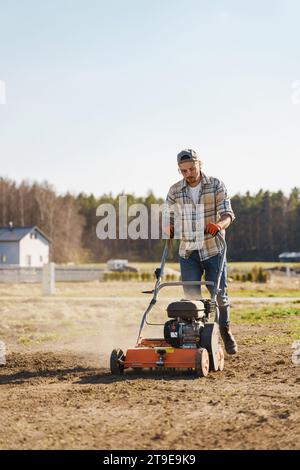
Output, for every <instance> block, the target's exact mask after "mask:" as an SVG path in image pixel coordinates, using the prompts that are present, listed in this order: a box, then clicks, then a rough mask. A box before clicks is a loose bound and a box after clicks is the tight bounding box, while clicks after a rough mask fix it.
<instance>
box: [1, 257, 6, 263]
mask: <svg viewBox="0 0 300 470" xmlns="http://www.w3.org/2000/svg"><path fill="white" fill-rule="evenodd" d="M6 261H7V257H6V255H1V263H6Z"/></svg>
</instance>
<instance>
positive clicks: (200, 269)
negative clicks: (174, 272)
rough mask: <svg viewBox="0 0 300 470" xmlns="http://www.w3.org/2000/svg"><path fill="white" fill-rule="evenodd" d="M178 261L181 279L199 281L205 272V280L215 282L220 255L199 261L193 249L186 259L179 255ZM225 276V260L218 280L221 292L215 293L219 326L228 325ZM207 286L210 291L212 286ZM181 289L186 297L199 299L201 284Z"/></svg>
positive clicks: (197, 254)
mask: <svg viewBox="0 0 300 470" xmlns="http://www.w3.org/2000/svg"><path fill="white" fill-rule="evenodd" d="M179 262H180V270H181V278H182V280H183V281H200V280H201V278H202V276H203V274H205V280H206V281H211V282H217V275H218V271H219V263H220V262H221V255H216V256H212V257H211V258H208V259H206V260H204V261H201V260H200V258H199V252H198V251H197V250H195V251H193V252H192V253H191V254H190V256H189V258H187V259H185V258H182V257H179ZM226 277H227V265H226V262H225V264H224V269H223V272H222V275H221V281H220V289H221V292H220V293H219V294H218V295H217V304H218V306H219V312H220V316H219V324H220V326H229V299H228V295H227V281H226ZM207 288H208V290H209V292H210V293H212V291H213V287H212V286H207ZM183 290H184V295H185V296H186V298H192V299H195V298H198V299H199V298H200V297H201V286H183Z"/></svg>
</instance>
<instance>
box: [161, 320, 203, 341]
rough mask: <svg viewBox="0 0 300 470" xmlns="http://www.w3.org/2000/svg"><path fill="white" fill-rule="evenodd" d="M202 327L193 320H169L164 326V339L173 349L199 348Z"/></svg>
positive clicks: (200, 323)
mask: <svg viewBox="0 0 300 470" xmlns="http://www.w3.org/2000/svg"><path fill="white" fill-rule="evenodd" d="M203 327H204V324H203V323H202V322H197V321H195V320H194V319H190V320H187V319H178V320H175V319H174V320H169V321H167V322H166V323H165V326H164V338H165V340H166V341H167V342H168V343H169V344H171V346H173V347H174V348H199V347H200V337H201V329H203Z"/></svg>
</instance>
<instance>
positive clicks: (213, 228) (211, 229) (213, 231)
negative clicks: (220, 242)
mask: <svg viewBox="0 0 300 470" xmlns="http://www.w3.org/2000/svg"><path fill="white" fill-rule="evenodd" d="M221 230H222V227H221V226H220V225H219V224H214V223H213V222H209V223H208V224H207V225H206V227H205V233H210V235H212V236H213V237H215V236H216V235H217V233H218V232H220V231H221Z"/></svg>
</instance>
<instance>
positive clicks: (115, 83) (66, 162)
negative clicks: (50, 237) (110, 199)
mask: <svg viewBox="0 0 300 470" xmlns="http://www.w3.org/2000/svg"><path fill="white" fill-rule="evenodd" d="M0 80H2V82H5V85H6V104H0V175H1V176H7V177H9V178H11V179H14V180H16V181H17V182H20V181H21V180H22V179H30V180H37V181H43V180H45V179H47V180H48V181H49V182H50V183H52V184H53V185H54V186H55V187H56V189H57V190H58V191H59V192H65V191H67V190H71V191H72V192H75V193H78V192H80V191H84V192H86V193H90V192H93V193H94V194H96V195H101V194H103V193H104V192H109V191H111V192H112V193H113V194H117V193H118V192H120V191H122V190H125V191H126V192H134V193H135V194H136V195H144V194H146V192H147V190H149V189H153V190H154V192H155V194H157V195H160V196H164V195H165V194H166V192H167V189H168V188H169V186H170V185H171V184H172V183H173V182H175V181H177V180H178V179H179V175H178V173H177V168H176V154H177V153H178V152H179V151H180V150H181V149H183V148H187V147H188V148H194V149H195V150H197V151H198V152H199V153H200V155H201V157H202V159H203V161H204V169H205V172H206V173H207V174H210V175H214V176H217V177H219V178H220V179H222V180H223V181H224V182H225V184H226V185H227V187H228V189H229V191H230V193H231V194H234V193H236V192H241V193H244V192H245V191H247V190H250V191H251V192H255V191H257V190H259V189H260V188H264V189H270V190H277V189H282V190H283V191H285V192H288V191H289V190H290V188H292V187H294V186H300V2H299V0H281V1H279V0H252V1H251V2H246V1H241V0H228V1H226V0H224V1H221V0H219V1H218V0H216V1H211V2H208V1H206V0H151V1H149V0H109V1H107V0H105V1H104V0H84V1H83V0H51V1H50V0H47V1H46V0H45V1H40V0H24V1H22V0H10V1H7V0H6V1H3V0H0ZM297 81H298V82H297Z"/></svg>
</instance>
